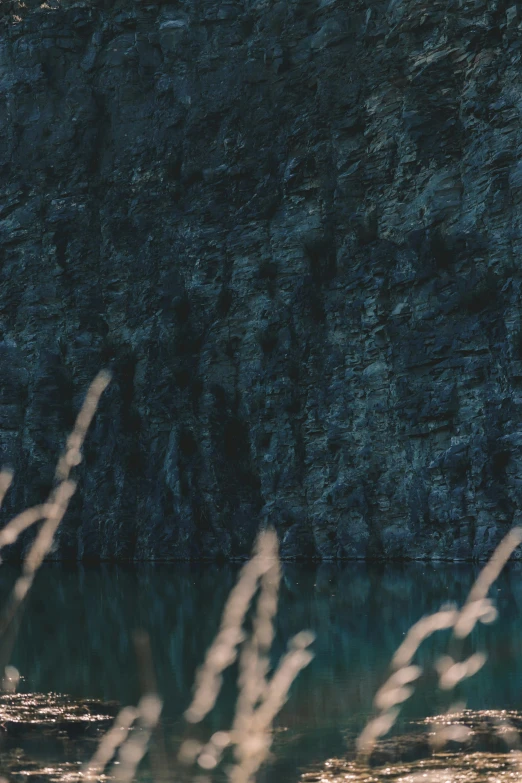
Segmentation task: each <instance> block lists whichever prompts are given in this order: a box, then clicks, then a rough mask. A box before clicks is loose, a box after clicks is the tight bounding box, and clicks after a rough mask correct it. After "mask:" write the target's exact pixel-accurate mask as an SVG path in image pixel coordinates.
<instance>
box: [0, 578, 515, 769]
mask: <svg viewBox="0 0 522 783" xmlns="http://www.w3.org/2000/svg"><path fill="white" fill-rule="evenodd" d="M477 570H478V569H477V568H475V567H473V566H470V565H464V564H457V565H427V564H415V563H411V564H404V565H397V564H391V565H366V564H362V563H343V564H340V565H321V566H306V565H293V564H292V565H284V566H283V579H282V583H281V589H280V596H279V611H278V615H277V623H276V625H277V629H276V637H275V643H274V647H273V653H274V660H276V659H277V658H278V657H279V656H280V655H281V654H282V653H283V652H284V651H285V649H286V645H287V642H288V640H289V638H290V637H291V636H292V635H293V634H295V633H297V632H298V631H300V630H302V629H311V630H313V631H314V632H315V634H316V641H315V642H314V644H313V646H312V649H313V651H314V653H315V658H314V660H313V661H312V663H311V664H310V665H309V667H308V668H307V669H305V670H303V671H302V672H301V673H300V675H299V677H298V679H297V680H296V682H295V683H294V685H293V687H292V690H291V693H290V697H289V699H288V702H287V703H286V705H285V706H284V708H283V710H282V711H281V713H280V714H279V716H278V718H277V720H276V722H275V735H274V737H275V738H274V744H273V759H272V761H271V762H270V764H269V765H268V766H266V767H265V768H263V770H262V772H261V773H260V775H259V776H258V778H259V780H263V781H270V783H292V781H297V780H299V778H300V776H301V775H302V774H304V773H310V770H313V769H315V768H316V767H318V765H321V764H322V763H324V761H325V760H326V759H328V758H330V757H333V756H336V757H339V756H342V755H343V754H345V753H346V752H350V751H353V747H354V739H355V737H356V735H357V733H358V732H359V731H360V730H361V729H362V727H363V726H364V724H365V722H366V721H367V719H368V718H369V716H370V715H371V714H372V700H373V696H374V694H375V692H376V690H377V689H378V687H379V686H380V685H381V684H382V683H383V681H384V680H385V678H386V675H387V671H388V664H389V661H390V659H391V657H392V655H393V652H394V650H395V649H396V648H397V647H398V645H399V644H400V643H401V641H402V639H403V638H404V634H405V633H406V632H407V630H408V628H409V627H410V626H411V625H412V624H413V623H414V622H415V621H416V620H418V619H419V618H420V617H421V616H422V615H425V614H428V613H430V612H433V611H435V610H437V609H438V608H439V607H440V605H441V604H443V603H445V602H448V601H456V602H458V603H459V604H461V603H463V602H464V600H465V598H466V595H467V593H468V591H469V588H470V586H471V584H472V582H473V580H474V578H475V576H476V574H477ZM16 573H17V570H16V569H15V568H14V567H12V566H2V568H1V569H0V590H1V591H2V594H3V595H4V596H5V595H7V593H8V590H9V588H10V586H11V585H12V583H13V580H14V578H15V576H16ZM237 573H238V568H236V567H231V566H221V565H220V566H212V565H204V566H203V565H201V566H199V565H186V564H180V563H173V564H169V565H156V566H138V567H132V568H130V567H129V568H125V567H116V566H110V567H109V566H107V567H103V566H102V567H97V568H92V569H90V568H79V567H74V568H67V567H65V566H62V565H46V566H44V567H43V568H42V569H41V571H40V573H39V574H38V576H37V578H36V582H35V585H34V588H33V591H32V593H31V594H30V596H29V599H28V601H27V605H26V607H25V611H24V613H23V616H22V619H21V625H20V629H19V633H18V637H17V640H16V643H15V646H14V649H13V653H12V655H11V663H12V664H13V665H14V666H16V667H17V669H18V670H19V671H20V673H21V675H22V678H23V679H22V680H21V682H20V687H19V689H18V691H19V693H22V694H49V693H54V694H60V695H63V696H64V697H67V698H68V699H70V700H73V701H74V700H79V699H91V700H92V699H99V700H102V701H103V702H115V701H116V702H118V703H119V704H121V705H125V704H136V703H137V700H138V699H139V696H140V687H139V672H138V667H137V664H136V657H135V649H134V645H133V640H132V634H133V631H134V630H135V629H137V628H143V629H145V630H147V631H148V632H149V634H150V639H151V645H152V651H153V658H154V665H155V670H156V677H157V681H158V687H159V691H160V693H161V695H162V697H163V699H164V710H163V719H162V731H163V734H164V742H165V746H166V750H167V756H168V758H169V764H170V768H171V770H172V779H178V778H179V779H182V778H183V779H184V780H187V779H189V780H190V779H194V780H195V779H197V776H196V773H193V772H187V771H182V770H181V769H180V768H178V766H177V762H176V761H175V757H176V752H177V748H178V747H179V745H180V742H181V741H182V739H183V738H187V737H191V736H196V737H200V738H208V737H209V736H210V735H211V734H212V732H214V731H216V730H218V729H226V728H227V727H229V726H230V722H231V719H232V716H233V708H234V704H235V699H236V690H235V676H236V670H235V669H234V668H232V669H231V670H229V672H228V676H226V677H225V683H224V687H223V690H222V693H221V695H220V698H219V700H218V702H217V705H216V707H215V708H214V710H213V711H212V712H211V713H210V715H209V716H208V718H207V719H206V720H205V721H204V722H203V723H202V724H201V725H200V726H197V727H188V726H187V725H186V724H185V722H184V720H183V717H182V716H183V712H184V710H185V709H186V708H187V706H188V704H189V702H190V696H191V689H192V683H193V681H194V674H195V671H196V668H197V666H198V665H199V664H200V663H201V662H202V660H203V657H204V653H205V650H206V649H207V647H208V645H209V644H210V642H211V641H212V639H213V637H214V635H215V633H216V630H217V628H218V625H219V621H220V617H221V612H222V609H223V606H224V604H225V601H226V598H227V596H228V593H229V592H230V589H231V588H232V587H233V585H234V583H235V579H236V577H237ZM490 595H491V597H493V598H494V600H495V601H496V604H497V607H498V609H499V619H498V620H497V621H496V623H494V624H493V625H491V626H483V625H480V626H477V627H476V629H475V631H474V632H473V634H472V635H471V637H470V639H469V640H467V642H466V645H465V647H464V649H463V650H462V653H463V654H466V653H468V652H471V651H472V650H484V651H486V652H487V653H488V661H487V663H486V665H485V667H484V668H483V670H482V671H481V672H479V673H478V674H477V675H475V676H474V677H473V678H472V679H470V680H468V681H466V683H463V685H462V686H461V688H460V690H459V692H458V695H459V697H463V698H466V700H467V705H468V707H469V708H471V709H473V710H485V709H489V710H503V709H510V710H520V709H521V707H522V623H521V616H522V615H521V610H522V564H518V563H514V564H512V565H510V566H509V567H507V568H506V569H505V571H504V572H503V573H502V574H501V576H500V578H499V580H498V581H497V582H496V583H495V585H494V586H493V588H492V591H491V592H490ZM448 640H449V635H448V633H439V634H437V635H436V636H435V637H433V638H432V640H429V641H428V642H426V643H425V645H424V646H423V647H422V648H421V650H420V651H419V654H418V656H417V661H418V662H419V663H420V664H421V665H422V666H423V667H425V669H426V672H427V674H426V676H425V677H423V679H422V680H421V681H420V682H419V685H418V689H417V693H416V694H415V696H414V697H413V698H412V699H411V700H410V701H409V702H408V703H407V704H406V705H405V708H404V710H403V713H402V717H401V719H400V720H399V722H398V724H397V731H398V732H405V731H409V726H410V721H415V720H417V719H421V718H424V717H426V716H427V715H433V714H436V713H440V712H441V711H443V710H444V709H446V708H447V706H448V704H449V701H448V697H447V696H443V695H441V693H440V692H437V689H436V687H435V677H434V675H433V668H432V664H433V661H434V660H435V658H436V657H437V656H438V655H440V654H442V653H443V652H444V651H446V650H447V643H448ZM4 706H5V705H4ZM17 709H18V708H17ZM65 734H66V732H65V733H64V732H62V734H61V736H58V737H55V736H51V734H49V737H48V741H47V740H46V735H45V732H44V733H43V734H42V733H39V734H38V733H37V732H36V731H33V734H32V735H31V736H29V735H27V736H26V735H24V734H23V732H22V733H19V734H18V735H16V736H15V738H14V739H13V737H12V736H10V735H6V734H5V732H4V739H3V742H2V740H1V738H2V736H3V735H2V714H1V710H0V773H4V774H6V773H7V774H8V775H9V777H11V778H12V779H16V780H22V779H23V780H27V779H28V777H27V775H23V774H21V773H24V772H27V771H28V770H33V772H34V773H35V774H36V773H38V777H37V779H38V780H40V779H42V780H44V779H45V780H54V779H56V780H58V779H61V773H60V770H62V772H63V767H60V765H61V764H62V765H63V764H64V763H65V764H66V765H69V766H68V767H67V768H68V769H69V770H73V769H74V765H75V764H76V765H78V762H79V761H80V760H85V759H86V757H87V755H88V754H90V753H91V752H92V751H93V750H94V747H95V738H94V737H93V736H91V737H89V738H87V739H86V740H85V741H81V742H77V741H75V739H74V737H73V738H71V737H70V736H69V737H67V736H65ZM17 754H18V755H17ZM2 766H3V768H2ZM76 768H77V767H76ZM46 769H47V772H45V770H46ZM49 770H50V771H49ZM53 770H54V772H53ZM53 775H54V777H53ZM144 775H145V776H146V771H145V772H144ZM62 777H63V776H62ZM305 777H306V775H305ZM34 779H36V778H35V777H33V780H34ZM310 779H313V778H310Z"/></svg>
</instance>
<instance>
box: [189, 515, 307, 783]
mask: <svg viewBox="0 0 522 783" xmlns="http://www.w3.org/2000/svg"><path fill="white" fill-rule="evenodd" d="M280 580H281V568H280V563H279V551H278V540H277V534H276V532H275V531H274V530H271V529H267V530H264V531H261V532H260V533H259V536H258V538H257V543H256V546H255V550H254V555H253V557H252V559H251V560H250V561H249V562H248V563H246V564H245V565H244V566H243V568H242V569H241V572H240V575H239V579H238V581H237V584H236V585H235V587H234V588H233V590H232V592H231V593H230V596H229V598H228V600H227V602H226V604H225V608H224V611H223V615H222V619H221V625H220V628H219V631H218V633H217V636H216V638H215V639H214V642H213V643H212V644H211V646H210V647H209V649H208V651H207V654H206V656H205V660H204V663H203V665H202V666H201V668H200V669H199V671H198V673H197V675H196V682H195V686H194V695H193V699H192V703H191V704H190V706H189V707H188V709H187V710H186V712H185V718H186V720H187V721H188V722H189V723H199V722H200V721H201V720H203V718H204V717H205V716H206V715H207V714H208V713H209V712H210V710H211V709H212V708H213V707H214V705H215V703H216V700H217V697H218V695H219V692H220V690H221V686H222V683H223V677H222V673H223V671H224V670H225V669H226V668H228V667H229V666H230V665H231V664H233V663H234V661H235V660H236V658H237V656H238V648H239V646H240V645H242V646H241V652H240V654H239V662H238V663H239V678H238V686H239V694H238V699H237V702H236V711H235V716H234V719H233V723H232V728H231V730H230V731H218V732H216V733H215V734H213V735H212V737H211V739H210V741H209V742H208V743H207V744H206V745H202V744H201V743H199V742H197V741H195V740H186V741H185V742H184V743H183V744H182V746H181V749H180V753H179V758H180V760H181V761H182V762H185V763H192V762H194V761H197V763H198V765H199V766H200V767H201V768H203V769H205V770H212V769H214V768H215V767H216V766H217V765H218V764H219V762H220V761H221V758H222V755H223V752H224V751H225V749H226V748H227V747H232V748H233V749H234V757H235V762H236V763H235V764H234V765H232V766H231V767H230V768H229V770H228V777H229V780H230V781H231V783H251V781H253V779H254V776H255V774H256V772H257V771H258V769H259V768H260V766H261V765H262V764H263V763H264V762H265V761H266V760H267V758H268V756H269V752H270V747H271V744H272V724H273V720H274V718H275V716H276V715H277V713H278V712H279V711H280V710H281V708H282V707H283V705H284V704H285V702H286V700H287V697H288V692H289V690H290V686H291V685H292V683H293V681H294V680H295V678H296V677H297V675H298V673H299V672H300V671H301V669H303V668H304V667H305V666H307V665H308V664H309V663H310V661H311V660H312V658H313V654H312V653H311V652H310V651H309V650H308V649H307V647H308V646H309V645H310V644H311V643H312V642H313V640H314V638H315V637H314V634H313V633H312V632H311V631H301V633H298V634H297V635H296V636H294V637H293V638H292V639H291V640H290V642H289V645H288V652H287V653H286V655H284V656H283V657H282V659H281V660H280V661H279V663H278V665H277V667H276V669H275V671H274V672H273V674H272V676H271V677H269V672H270V668H271V665H270V650H271V647H272V642H273V639H274V618H275V615H276V613H277V601H278V593H279V584H280ZM258 590H259V595H258V599H257V604H256V609H255V614H254V617H253V620H252V630H251V633H250V634H246V633H245V631H244V629H243V624H244V621H245V617H246V614H247V612H248V609H249V607H250V605H251V604H252V602H253V600H254V598H255V595H256V593H257V592H258Z"/></svg>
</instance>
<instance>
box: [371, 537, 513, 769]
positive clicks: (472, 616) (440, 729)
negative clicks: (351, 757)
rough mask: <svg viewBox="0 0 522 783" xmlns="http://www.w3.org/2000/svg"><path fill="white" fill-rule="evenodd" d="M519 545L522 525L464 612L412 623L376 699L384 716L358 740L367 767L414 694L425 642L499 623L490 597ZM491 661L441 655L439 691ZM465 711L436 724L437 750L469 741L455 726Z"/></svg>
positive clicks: (451, 608) (455, 707)
mask: <svg viewBox="0 0 522 783" xmlns="http://www.w3.org/2000/svg"><path fill="white" fill-rule="evenodd" d="M520 543H522V527H514V528H512V530H510V531H509V533H508V534H507V535H506V536H505V537H504V538H503V539H502V541H501V542H500V544H499V545H498V546H497V548H496V549H495V551H494V552H493V554H492V556H491V558H490V559H489V560H488V562H487V563H486V565H485V566H484V568H483V569H482V570H481V571H480V573H479V575H478V577H477V579H476V580H475V582H474V584H473V586H472V588H471V590H470V593H469V595H468V597H467V599H466V601H465V603H464V605H463V607H462V608H461V609H458V608H457V606H456V605H455V604H446V605H445V606H443V607H441V609H440V610H439V611H438V612H435V613H434V614H430V615H427V616H426V617H422V618H421V619H420V620H419V621H418V622H416V623H415V624H414V625H412V627H411V628H410V630H409V631H408V633H407V634H406V638H405V639H404V641H403V642H402V644H401V645H400V647H399V648H398V649H397V651H396V652H395V655H394V656H393V658H392V661H391V669H392V673H391V674H390V676H389V678H388V679H387V681H386V682H385V683H384V685H383V686H382V687H381V688H380V689H379V690H378V691H377V694H376V695H375V698H374V706H375V707H376V708H377V710H378V711H379V713H378V715H377V716H376V717H375V718H373V719H372V720H370V721H369V722H368V723H367V725H366V726H365V728H364V730H363V731H362V732H361V734H360V735H359V737H358V739H357V753H358V758H359V760H360V761H361V762H363V763H364V764H365V763H367V761H368V759H369V756H370V754H371V752H372V750H373V749H374V747H375V744H376V742H377V740H378V739H380V737H383V736H384V735H385V734H387V733H388V731H390V729H391V728H392V726H393V725H394V723H395V721H396V720H397V717H398V715H399V711H400V708H399V706H398V705H400V704H402V703H403V702H405V701H406V700H407V699H409V697H410V696H411V695H412V693H413V691H414V687H413V686H412V684H411V683H413V682H414V681H415V680H417V679H418V678H419V677H420V675H421V674H422V669H421V667H420V666H416V665H414V664H413V663H412V661H413V658H414V656H415V654H416V652H417V650H418V649H419V647H420V645H421V644H422V642H423V641H425V640H426V639H428V637H430V636H431V635H432V634H434V633H435V632H436V631H441V630H447V629H450V628H452V629H453V634H452V638H453V640H458V641H459V642H461V641H462V640H463V639H465V638H466V637H467V636H469V634H470V633H471V632H472V630H473V628H474V627H475V625H476V624H477V622H481V623H492V622H494V621H495V620H496V618H497V614H498V613H497V610H496V607H495V606H494V604H493V602H492V600H491V599H490V598H488V597H487V594H488V592H489V589H490V587H491V585H492V584H493V582H494V581H495V580H496V579H497V577H498V576H499V574H500V572H501V571H502V569H503V568H504V566H505V565H506V563H507V562H508V560H509V558H510V557H511V555H512V554H513V552H514V551H515V549H516V548H517V546H518V545H519V544H520ZM486 660H487V655H486V654H485V653H474V654H473V655H471V656H470V657H469V658H467V659H466V660H464V661H455V660H454V659H453V658H452V657H451V656H450V655H444V656H442V657H441V658H439V660H438V661H437V662H436V664H435V668H436V670H437V672H438V675H439V681H438V687H439V688H440V689H441V690H445V691H452V690H453V689H454V688H455V687H456V686H457V685H458V683H459V682H461V681H462V680H464V679H466V678H467V677H471V676H473V675H474V674H476V673H477V672H478V671H479V670H480V669H481V668H482V667H483V665H484V664H485V662H486ZM463 708H464V705H463V704H452V705H451V706H450V707H449V709H448V712H447V715H448V722H447V724H446V725H436V724H434V726H433V728H434V732H433V736H432V738H431V744H432V746H433V747H434V749H436V750H438V749H441V748H442V747H443V746H444V744H445V743H446V742H447V741H448V740H457V741H461V740H463V739H465V738H466V736H467V732H468V730H467V729H466V727H464V726H459V725H452V724H451V716H452V715H455V714H456V713H458V712H460V711H461V710H462V709H463Z"/></svg>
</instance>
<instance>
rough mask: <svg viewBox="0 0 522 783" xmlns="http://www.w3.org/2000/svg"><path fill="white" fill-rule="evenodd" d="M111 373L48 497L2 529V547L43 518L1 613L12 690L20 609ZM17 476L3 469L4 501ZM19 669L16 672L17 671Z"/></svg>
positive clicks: (1, 659)
mask: <svg viewBox="0 0 522 783" xmlns="http://www.w3.org/2000/svg"><path fill="white" fill-rule="evenodd" d="M110 380H111V376H110V373H108V372H107V371H105V370H103V371H102V372H100V373H98V375H97V376H96V378H95V379H94V381H93V382H92V383H91V385H90V386H89V389H88V390H87V394H86V396H85V400H84V403H83V405H82V407H81V409H80V412H79V413H78V416H77V418H76V421H75V424H74V427H73V430H72V432H71V434H70V435H69V437H68V439H67V443H66V446H65V449H64V451H63V453H62V455H61V457H60V459H59V461H58V465H57V467H56V472H55V486H54V488H53V489H52V490H51V493H50V495H49V497H48V498H47V500H46V501H45V502H44V503H42V504H41V505H38V506H33V507H32V508H29V509H26V510H25V511H22V513H21V514H18V515H17V516H16V517H14V519H12V520H11V521H10V522H8V524H7V525H6V526H5V527H4V528H3V529H2V530H1V531H0V551H1V550H2V549H3V548H4V547H5V546H8V545H9V544H14V543H15V541H16V540H17V539H18V537H19V536H20V534H21V533H22V532H23V531H24V530H26V529H27V528H29V527H30V526H31V525H34V524H35V523H36V522H39V521H41V520H43V522H42V525H41V527H40V529H39V531H38V533H37V535H36V537H35V539H34V541H33V543H32V545H31V546H30V548H29V551H28V552H27V554H26V556H25V558H24V561H23V565H22V574H21V576H20V577H19V578H18V579H17V580H16V582H15V585H14V587H13V590H12V592H11V595H10V597H9V599H8V601H7V603H6V605H5V607H4V609H3V612H2V614H1V615H0V667H1V669H0V670H1V671H2V672H3V673H4V674H3V679H2V685H3V688H4V689H5V690H7V691H8V692H13V690H15V689H16V685H17V683H18V677H17V674H18V673H17V672H16V669H14V667H12V666H9V665H8V664H9V658H10V655H11V652H12V649H13V645H14V642H15V639H16V633H17V629H18V620H19V614H20V609H21V607H22V604H23V602H24V599H25V597H26V596H27V594H28V592H29V590H30V589H31V586H32V584H33V581H34V578H35V575H36V573H37V571H38V569H39V568H40V566H41V564H42V562H43V561H44V559H45V557H46V556H47V555H48V554H49V552H50V551H51V549H52V546H53V541H54V536H55V534H56V531H57V529H58V526H59V524H60V522H61V521H62V519H63V516H64V514H65V512H66V510H67V506H68V505H69V501H70V499H71V497H72V496H73V494H74V492H75V490H76V482H75V481H71V480H70V479H69V474H70V472H71V469H72V468H73V467H75V466H76V465H79V464H80V462H81V460H82V456H81V448H82V446H83V442H84V440H85V436H86V434H87V431H88V429H89V426H90V424H91V422H92V419H93V417H94V414H95V413H96V409H97V407H98V403H99V401H100V397H101V395H102V394H103V392H104V391H105V389H106V388H107V386H108V384H109V383H110ZM12 480H13V472H12V471H11V470H9V469H3V470H2V471H1V472H0V504H1V503H2V502H3V499H4V497H5V494H6V492H7V490H8V489H9V487H10V485H11V482H12ZM15 672H16V674H15Z"/></svg>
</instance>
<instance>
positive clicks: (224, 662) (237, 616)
mask: <svg viewBox="0 0 522 783" xmlns="http://www.w3.org/2000/svg"><path fill="white" fill-rule="evenodd" d="M276 546H277V535H276V533H275V532H273V531H266V532H265V533H263V534H262V535H260V536H259V537H258V540H257V544H256V550H255V554H254V557H253V558H252V559H251V560H249V562H248V563H246V564H245V565H244V566H243V568H242V569H241V572H240V575H239V579H238V581H237V584H236V585H235V587H234V588H233V589H232V592H231V593H230V596H229V597H228V600H227V602H226V604H225V609H224V611H223V617H222V620H221V625H220V628H219V631H218V634H217V636H216V638H215V639H214V641H213V643H212V644H211V646H210V647H209V649H208V650H207V654H206V656H205V661H204V663H203V665H202V666H201V667H200V669H199V670H198V672H197V674H196V682H195V692H194V696H193V698H192V703H191V704H190V706H189V707H188V709H187V710H186V711H185V719H186V720H187V721H188V722H189V723H199V721H201V720H203V718H204V717H205V715H207V714H208V713H209V712H210V710H211V709H212V708H213V707H214V704H215V703H216V699H217V697H218V694H219V691H220V689H221V684H222V677H221V674H222V672H223V671H224V670H225V669H226V668H227V667H228V666H230V665H231V664H232V663H234V661H235V660H236V656H237V648H238V646H239V644H240V643H241V642H242V641H243V640H244V638H245V635H244V633H243V630H242V625H243V621H244V619H245V615H246V613H247V611H248V607H249V606H250V604H251V602H252V599H253V598H254V595H255V593H256V590H257V588H258V583H259V579H260V578H261V577H262V576H263V574H265V573H266V572H267V571H268V570H269V569H270V568H271V567H272V564H273V558H274V551H276V550H275V547H276Z"/></svg>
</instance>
